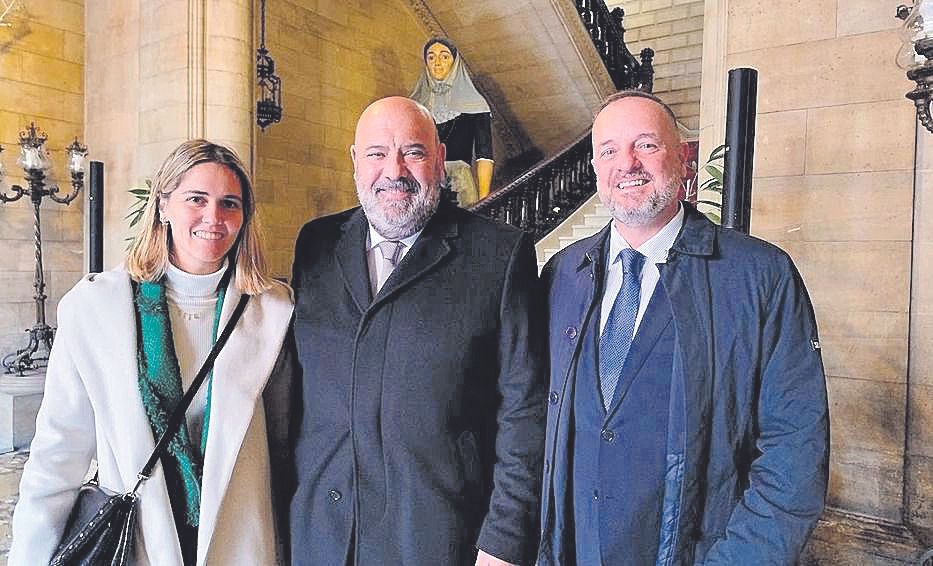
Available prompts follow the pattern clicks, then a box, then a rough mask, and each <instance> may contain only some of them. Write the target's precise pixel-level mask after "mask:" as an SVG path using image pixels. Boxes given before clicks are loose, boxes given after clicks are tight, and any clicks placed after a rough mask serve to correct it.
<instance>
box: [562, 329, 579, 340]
mask: <svg viewBox="0 0 933 566" xmlns="http://www.w3.org/2000/svg"><path fill="white" fill-rule="evenodd" d="M564 336H566V337H567V338H570V339H571V340H573V339H574V338H576V337H577V328H576V327H575V326H568V327H567V329H566V330H564Z"/></svg>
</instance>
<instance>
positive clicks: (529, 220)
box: [470, 0, 654, 240]
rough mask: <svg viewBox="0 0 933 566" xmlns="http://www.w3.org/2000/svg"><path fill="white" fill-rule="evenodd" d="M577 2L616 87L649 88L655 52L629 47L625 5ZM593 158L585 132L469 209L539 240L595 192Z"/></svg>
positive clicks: (591, 1) (588, 133)
mask: <svg viewBox="0 0 933 566" xmlns="http://www.w3.org/2000/svg"><path fill="white" fill-rule="evenodd" d="M575 4H576V7H577V12H578V13H579V14H580V18H581V19H582V20H583V25H584V26H585V27H586V29H587V31H588V32H589V34H590V37H591V38H592V40H593V45H594V46H595V47H596V50H597V51H599V54H600V56H601V57H602V59H603V63H604V64H605V65H606V70H607V71H608V72H609V75H610V76H611V77H612V81H613V83H614V84H615V86H616V88H618V89H619V90H624V89H638V90H643V91H645V92H651V89H652V87H653V77H654V68H653V67H652V65H651V59H652V57H654V51H652V50H651V49H647V48H645V49H642V50H641V61H640V62H639V61H638V60H636V59H635V57H634V56H633V55H632V54H631V52H630V51H629V50H628V48H627V47H626V46H625V41H624V37H625V28H624V27H623V25H622V19H623V17H624V12H623V11H622V9H621V8H616V9H614V10H612V12H610V11H609V9H608V8H607V7H606V4H605V2H603V0H575ZM592 158H593V147H592V144H591V143H590V132H589V130H587V131H586V132H584V133H583V134H581V135H580V136H579V137H578V138H577V139H576V140H574V141H573V142H572V143H570V144H568V145H567V146H565V147H564V148H562V149H561V150H560V151H559V152H557V153H556V154H555V155H554V156H552V157H550V158H548V159H546V160H544V161H542V162H540V163H539V164H538V165H536V166H534V167H533V168H531V169H530V170H529V171H528V172H526V173H524V174H522V175H521V176H520V177H518V178H517V179H515V180H514V181H512V182H511V183H509V184H508V185H506V186H505V187H503V188H501V189H499V190H497V191H495V192H493V193H492V194H490V195H489V196H488V197H486V198H484V199H483V200H481V201H479V202H477V203H476V204H474V205H473V206H471V207H470V210H472V211H474V212H477V213H479V214H482V215H484V216H488V217H489V218H493V219H496V220H499V221H501V222H505V223H506V224H511V225H513V226H517V227H519V228H521V229H522V230H525V231H526V232H529V233H531V234H533V235H534V237H535V240H540V239H541V238H543V237H544V236H545V235H546V234H547V233H548V232H550V231H551V230H553V229H554V228H556V227H557V225H558V224H560V223H561V222H563V221H564V220H566V219H567V217H568V216H570V215H571V214H572V213H573V211H574V210H576V209H577V208H579V207H580V205H582V204H583V203H584V202H586V201H587V200H588V199H589V198H590V197H591V196H593V194H594V193H596V177H595V174H594V173H593V169H592V167H591V166H590V161H591V160H592Z"/></svg>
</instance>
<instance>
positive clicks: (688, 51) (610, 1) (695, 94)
mask: <svg viewBox="0 0 933 566" xmlns="http://www.w3.org/2000/svg"><path fill="white" fill-rule="evenodd" d="M703 4H704V2H703V0H607V1H606V5H607V6H608V7H609V9H610V10H611V9H613V8H615V7H617V6H619V7H621V8H622V9H623V10H625V20H624V22H623V24H624V26H625V43H626V45H628V48H629V51H631V52H632V54H633V55H635V56H636V57H638V53H639V52H640V51H641V50H642V49H644V48H645V47H650V48H651V49H653V50H654V53H655V55H654V93H655V94H657V95H658V96H660V97H661V99H662V100H664V102H666V103H667V104H669V105H670V106H671V108H672V109H673V110H674V113H675V114H676V115H677V117H678V118H679V119H680V122H681V123H682V124H683V125H684V126H686V127H687V128H689V129H691V130H697V129H699V124H700V73H701V70H702V63H701V61H702V56H703ZM707 153H709V152H707ZM701 155H702V154H701ZM704 161H705V160H704Z"/></svg>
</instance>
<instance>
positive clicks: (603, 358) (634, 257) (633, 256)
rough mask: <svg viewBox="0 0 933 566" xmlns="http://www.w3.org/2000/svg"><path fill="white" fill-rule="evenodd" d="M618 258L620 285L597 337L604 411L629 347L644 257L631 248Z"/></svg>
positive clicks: (633, 330) (633, 329) (612, 393)
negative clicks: (621, 273)
mask: <svg viewBox="0 0 933 566" xmlns="http://www.w3.org/2000/svg"><path fill="white" fill-rule="evenodd" d="M619 257H620V258H621V259H622V271H623V276H622V288H621V289H619V294H618V295H616V300H615V302H614V303H613V304H612V309H611V310H610V311H609V318H608V320H606V324H605V326H604V327H603V334H602V336H601V337H600V338H599V389H600V391H601V392H602V395H603V407H604V408H605V409H606V410H607V411H608V410H609V405H610V404H611V403H612V396H613V395H614V394H615V391H616V386H618V384H619V378H621V377H622V366H623V364H625V357H626V356H627V355H628V351H629V349H630V348H631V347H632V338H633V336H634V334H635V317H637V316H638V302H639V296H640V295H641V268H642V266H643V265H644V264H645V256H643V255H641V254H640V253H638V252H637V251H635V250H633V249H632V248H625V249H624V250H622V251H620V252H619Z"/></svg>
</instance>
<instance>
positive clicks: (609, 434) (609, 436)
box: [599, 428, 616, 442]
mask: <svg viewBox="0 0 933 566" xmlns="http://www.w3.org/2000/svg"><path fill="white" fill-rule="evenodd" d="M599 436H600V437H601V438H602V439H603V440H605V441H606V442H612V441H613V440H615V439H616V433H615V432H614V431H611V430H609V429H608V428H604V429H603V430H602V431H600V433H599Z"/></svg>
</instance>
